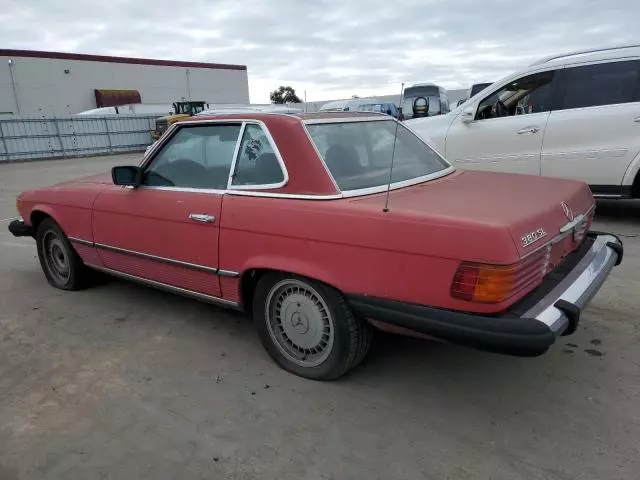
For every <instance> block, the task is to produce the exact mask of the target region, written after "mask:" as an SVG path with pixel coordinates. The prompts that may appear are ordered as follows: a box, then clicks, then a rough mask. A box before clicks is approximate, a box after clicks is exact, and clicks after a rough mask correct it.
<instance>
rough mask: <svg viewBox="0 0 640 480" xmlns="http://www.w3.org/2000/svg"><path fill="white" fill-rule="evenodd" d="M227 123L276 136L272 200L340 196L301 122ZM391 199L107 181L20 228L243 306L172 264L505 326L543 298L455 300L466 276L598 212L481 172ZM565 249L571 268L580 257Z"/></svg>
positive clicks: (564, 187) (85, 183)
mask: <svg viewBox="0 0 640 480" xmlns="http://www.w3.org/2000/svg"><path fill="white" fill-rule="evenodd" d="M344 115H345V114H341V115H340V116H344ZM215 118H216V119H221V118H223V119H224V118H228V119H239V118H245V119H246V118H253V119H257V120H261V121H263V122H264V123H265V125H266V126H267V128H268V129H269V131H270V132H271V135H272V136H273V138H274V140H275V141H276V143H277V146H278V148H279V150H280V152H281V153H282V156H283V160H284V162H285V164H286V167H287V170H288V172H289V176H290V179H289V183H288V184H287V185H286V186H284V187H282V188H281V189H277V190H274V192H277V193H293V194H334V193H337V192H336V189H335V186H334V184H333V182H332V180H331V178H330V177H329V175H328V174H327V172H326V170H325V168H324V166H323V164H322V162H321V161H320V159H319V158H318V156H317V154H316V152H315V149H314V148H313V146H312V145H311V143H310V141H309V139H308V137H307V135H306V133H305V131H304V128H303V126H302V123H301V122H302V120H301V119H300V118H299V117H296V116H284V115H259V114H251V115H246V114H244V115H229V116H224V117H223V116H217V117H215ZM384 199H385V195H384V194H383V193H380V194H373V195H367V196H361V197H354V198H339V199H333V200H308V199H294V198H266V197H259V196H247V195H234V194H231V193H224V194H214V193H196V192H185V191H171V190H162V189H159V190H154V189H146V188H138V189H127V188H122V187H118V186H115V185H112V184H110V183H109V177H108V176H94V177H90V178H88V179H83V180H78V181H75V182H67V183H64V184H60V185H57V186H54V187H51V188H44V189H39V190H34V191H30V192H26V193H24V194H22V196H21V201H22V207H21V214H22V216H23V217H24V218H25V220H26V222H27V223H30V219H31V214H32V212H33V211H34V210H38V211H42V212H45V213H47V214H49V215H50V216H52V217H53V218H54V219H55V220H56V221H57V222H58V223H59V224H60V226H61V227H62V229H63V230H64V231H65V232H66V233H67V234H68V235H69V236H73V237H76V238H80V239H83V240H86V241H89V242H95V243H97V244H104V245H107V246H109V247H111V249H104V248H97V249H95V250H94V249H93V248H92V247H87V248H78V251H79V253H80V254H81V255H82V257H83V259H85V261H87V262H88V263H91V264H93V262H94V261H96V258H99V261H100V262H101V263H102V264H103V265H104V266H106V267H108V268H111V269H114V270H118V271H122V272H125V273H129V274H132V275H136V276H139V277H143V278H147V279H151V280H155V281H159V282H162V283H167V284H170V285H173V286H177V287H181V288H185V289H188V290H193V291H197V292H201V293H207V294H209V295H213V296H221V297H223V298H225V299H228V300H232V301H237V300H241V301H242V300H245V299H242V298H241V291H240V284H241V283H240V278H241V277H240V278H233V277H227V276H220V277H218V276H216V275H215V274H214V273H211V272H209V271H203V270H202V269H200V270H198V269H194V268H192V267H190V266H187V265H180V264H176V263H175V262H174V263H173V264H168V263H167V262H166V259H171V260H174V261H178V262H187V263H190V264H195V265H198V266H201V267H207V268H209V269H223V270H227V271H232V272H238V273H239V274H240V276H242V275H243V274H244V273H245V272H248V271H250V270H252V269H257V268H266V269H274V270H281V271H286V272H291V273H296V274H299V275H304V276H307V277H311V278H314V279H317V280H320V281H323V282H326V283H328V284H330V285H333V286H334V287H336V288H337V289H339V290H341V291H343V292H346V293H360V294H368V295H372V296H376V297H383V298H390V299H395V300H400V301H406V302H411V303H417V304H423V305H430V306H436V307H440V308H447V309H452V310H461V311H471V312H484V313H497V312H501V311H503V310H505V309H506V308H508V307H509V306H510V305H511V304H513V303H515V302H516V301H517V300H518V299H520V298H521V297H523V296H524V295H526V294H527V293H528V291H530V290H531V289H532V288H534V287H535V286H536V285H532V286H531V288H529V290H528V291H522V292H520V293H519V294H518V295H515V296H513V297H511V298H510V299H508V300H507V301H504V302H502V303H498V304H478V303H473V302H469V301H465V300H460V299H457V298H453V297H452V296H451V294H450V288H451V283H452V279H453V276H454V274H455V271H456V269H457V268H458V266H459V264H460V262H461V261H474V262H481V263H492V264H511V263H514V262H516V261H518V260H519V259H521V258H522V257H523V256H524V255H526V254H527V253H528V252H529V251H530V250H531V249H532V248H526V247H522V245H521V242H520V237H521V236H522V235H525V234H526V233H528V232H531V231H534V230H536V229H537V228H540V227H543V228H545V229H546V230H547V231H548V234H549V239H550V238H551V237H553V236H554V235H555V234H556V233H557V232H558V230H559V228H560V226H562V225H563V224H565V223H566V222H567V219H566V217H564V214H563V212H562V209H561V208H560V202H561V201H565V202H567V203H568V204H569V206H570V207H571V208H572V209H573V211H574V212H576V214H577V213H582V212H585V211H587V210H588V209H589V208H590V207H591V206H592V205H593V203H594V201H593V197H592V196H591V194H590V192H589V189H588V186H587V185H586V184H583V183H580V182H575V181H570V180H560V179H550V178H543V177H536V176H525V175H510V174H496V173H483V172H473V171H464V172H462V171H461V172H454V173H452V174H450V175H447V176H445V177H442V178H440V179H437V180H432V181H428V182H424V183H422V184H418V185H415V186H411V187H406V188H402V189H398V190H394V191H392V192H391V194H390V202H389V204H390V211H388V212H383V205H384ZM190 213H200V214H207V215H211V216H214V217H215V222H213V223H197V222H193V221H191V220H189V214H190ZM540 244H544V242H541V243H540ZM98 247H100V245H98ZM113 248H116V249H125V250H130V251H133V252H138V253H142V254H146V255H147V256H149V255H152V256H156V257H162V258H163V259H165V260H164V261H163V260H161V259H154V258H151V257H147V258H144V257H141V256H140V255H130V254H127V253H126V252H125V253H123V252H114V251H113ZM554 248H555V249H556V250H558V249H559V251H557V252H554V255H559V257H558V258H560V257H562V256H564V255H566V254H567V253H568V252H570V251H571V250H572V249H575V248H576V245H575V244H572V243H563V244H558V245H556V246H555V247H554ZM96 251H97V252H96ZM96 253H97V254H98V255H99V257H96Z"/></svg>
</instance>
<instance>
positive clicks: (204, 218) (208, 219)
mask: <svg viewBox="0 0 640 480" xmlns="http://www.w3.org/2000/svg"><path fill="white" fill-rule="evenodd" d="M189 220H193V221H194V222H202V223H213V222H215V221H216V217H214V216H213V215H206V214H204V213H190V214H189Z"/></svg>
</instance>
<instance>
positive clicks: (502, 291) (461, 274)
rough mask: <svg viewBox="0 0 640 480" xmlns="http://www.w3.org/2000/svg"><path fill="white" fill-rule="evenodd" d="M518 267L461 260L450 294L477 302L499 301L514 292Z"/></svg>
mask: <svg viewBox="0 0 640 480" xmlns="http://www.w3.org/2000/svg"><path fill="white" fill-rule="evenodd" d="M517 273H518V267H517V266H514V265H506V266H503V265H482V264H474V263H466V262H463V263H462V264H460V266H459V267H458V270H457V271H456V274H455V276H454V278H453V284H452V285H451V295H452V296H454V297H456V298H460V299H462V300H468V301H470V302H479V303H500V302H502V301H504V300H506V299H508V298H509V297H511V296H512V295H514V294H515V293H516V288H515V287H516V284H517V283H518V282H517Z"/></svg>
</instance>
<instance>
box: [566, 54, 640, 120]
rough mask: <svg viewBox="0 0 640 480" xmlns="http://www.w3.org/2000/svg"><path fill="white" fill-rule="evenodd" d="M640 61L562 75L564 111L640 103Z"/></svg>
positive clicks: (569, 69)
mask: <svg viewBox="0 0 640 480" xmlns="http://www.w3.org/2000/svg"><path fill="white" fill-rule="evenodd" d="M639 72H640V61H639V60H633V61H626V62H612V63H599V64H597V65H586V66H583V67H572V68H567V69H565V70H564V71H563V72H562V77H561V78H562V81H561V82H560V83H561V85H562V87H561V88H562V94H561V100H560V108H561V109H568V108H585V107H594V106H598V105H614V104H616V103H630V102H638V101H640V88H639V87H640V81H639V79H638V73H639Z"/></svg>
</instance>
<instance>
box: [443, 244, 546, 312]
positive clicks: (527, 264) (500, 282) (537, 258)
mask: <svg viewBox="0 0 640 480" xmlns="http://www.w3.org/2000/svg"><path fill="white" fill-rule="evenodd" d="M550 258H551V245H547V246H545V247H543V248H541V249H539V250H537V251H536V252H534V253H532V254H530V255H528V256H526V257H525V258H523V259H522V260H520V261H518V262H516V263H513V264H511V265H490V264H484V263H474V262H462V263H461V264H460V266H459V267H458V270H457V271H456V273H455V275H454V277H453V283H452V285H451V295H452V296H453V297H455V298H459V299H461V300H467V301H469V302H476V303H500V302H503V301H505V300H508V299H509V298H511V297H513V296H514V295H517V294H518V293H520V292H522V291H529V290H531V289H532V288H535V287H536V286H537V285H538V284H539V283H540V282H541V281H542V277H544V275H545V273H547V268H548V265H549V259H550Z"/></svg>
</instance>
